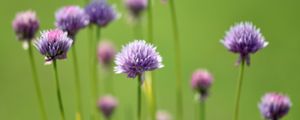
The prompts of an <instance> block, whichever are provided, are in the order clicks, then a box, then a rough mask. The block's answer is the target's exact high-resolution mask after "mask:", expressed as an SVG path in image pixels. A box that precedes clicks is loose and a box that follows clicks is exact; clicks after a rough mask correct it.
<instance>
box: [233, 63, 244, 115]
mask: <svg viewBox="0 0 300 120" xmlns="http://www.w3.org/2000/svg"><path fill="white" fill-rule="evenodd" d="M244 67H245V60H242V61H241V66H240V73H239V77H238V86H237V91H236V102H235V115H234V120H238V119H239V109H240V98H241V91H242V85H243V76H244Z"/></svg>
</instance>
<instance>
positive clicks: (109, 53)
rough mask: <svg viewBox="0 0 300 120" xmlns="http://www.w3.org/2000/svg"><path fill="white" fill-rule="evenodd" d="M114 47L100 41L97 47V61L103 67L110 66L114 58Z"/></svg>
mask: <svg viewBox="0 0 300 120" xmlns="http://www.w3.org/2000/svg"><path fill="white" fill-rule="evenodd" d="M115 53H116V51H115V48H114V45H113V44H112V43H111V42H109V41H102V42H101V43H100V44H99V47H98V60H99V62H100V63H101V64H103V65H104V66H109V65H111V63H112V61H113V59H114V56H115Z"/></svg>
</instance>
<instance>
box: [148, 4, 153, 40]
mask: <svg viewBox="0 0 300 120" xmlns="http://www.w3.org/2000/svg"><path fill="white" fill-rule="evenodd" d="M147 12H148V37H149V38H148V41H149V42H150V43H153V17H152V16H153V15H152V0H148V10H147Z"/></svg>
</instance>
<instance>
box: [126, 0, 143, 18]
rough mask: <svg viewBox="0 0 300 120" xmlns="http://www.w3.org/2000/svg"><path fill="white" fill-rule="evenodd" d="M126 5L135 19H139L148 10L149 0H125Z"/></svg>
mask: <svg viewBox="0 0 300 120" xmlns="http://www.w3.org/2000/svg"><path fill="white" fill-rule="evenodd" d="M125 4H126V7H127V9H129V11H130V12H131V14H132V15H133V16H134V17H139V16H140V14H141V13H142V12H143V11H144V10H145V9H146V8H147V5H148V0H125Z"/></svg>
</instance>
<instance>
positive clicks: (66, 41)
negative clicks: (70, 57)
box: [35, 29, 73, 64]
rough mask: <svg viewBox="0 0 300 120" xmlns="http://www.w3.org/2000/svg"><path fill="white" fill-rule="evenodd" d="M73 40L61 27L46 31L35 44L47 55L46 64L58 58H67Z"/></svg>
mask: <svg viewBox="0 0 300 120" xmlns="http://www.w3.org/2000/svg"><path fill="white" fill-rule="evenodd" d="M72 42H73V40H72V39H71V38H69V37H68V36H67V33H66V32H63V31H62V30H59V29H54V30H49V31H44V32H42V34H41V37H40V38H38V41H36V43H35V46H36V48H37V49H38V50H39V51H40V53H41V54H42V55H44V56H45V59H46V64H49V63H51V62H52V61H53V60H56V59H66V57H67V52H68V50H69V49H70V47H71V45H72Z"/></svg>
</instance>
